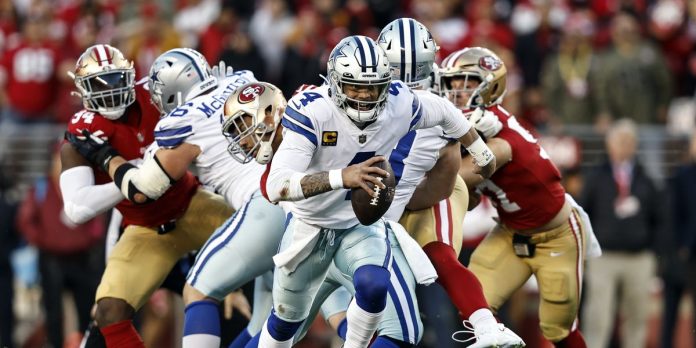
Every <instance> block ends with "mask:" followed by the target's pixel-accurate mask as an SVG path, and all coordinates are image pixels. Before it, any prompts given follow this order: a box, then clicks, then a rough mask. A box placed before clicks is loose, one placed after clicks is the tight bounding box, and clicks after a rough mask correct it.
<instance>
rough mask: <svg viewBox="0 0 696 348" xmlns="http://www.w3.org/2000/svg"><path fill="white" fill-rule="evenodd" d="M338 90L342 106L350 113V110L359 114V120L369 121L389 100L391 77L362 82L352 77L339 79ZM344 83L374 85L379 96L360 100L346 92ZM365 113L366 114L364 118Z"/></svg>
mask: <svg viewBox="0 0 696 348" xmlns="http://www.w3.org/2000/svg"><path fill="white" fill-rule="evenodd" d="M337 80H338V81H337V87H338V91H340V94H341V96H342V105H341V106H342V108H343V109H344V110H345V111H346V112H348V113H350V112H351V111H350V110H353V111H352V112H353V113H355V114H356V115H357V116H358V119H359V120H365V121H369V120H370V119H374V117H375V116H374V113H376V112H379V111H381V110H380V108H381V106H382V105H384V104H385V103H386V101H387V93H388V91H389V84H390V83H391V78H383V79H380V80H377V81H374V82H373V81H370V82H362V81H356V80H352V79H340V78H339V79H337ZM344 85H353V86H361V87H362V86H372V87H376V88H377V98H376V100H370V101H366V100H358V99H354V98H350V97H348V95H347V94H346V93H345V91H344V89H343V87H344ZM363 115H364V116H365V117H364V118H363Z"/></svg>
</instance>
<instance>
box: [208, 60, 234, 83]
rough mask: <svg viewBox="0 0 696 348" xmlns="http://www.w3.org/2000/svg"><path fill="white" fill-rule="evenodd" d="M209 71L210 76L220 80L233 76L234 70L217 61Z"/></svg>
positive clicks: (223, 62)
mask: <svg viewBox="0 0 696 348" xmlns="http://www.w3.org/2000/svg"><path fill="white" fill-rule="evenodd" d="M211 70H212V71H211V75H213V76H215V77H217V78H218V80H222V79H224V78H225V77H228V76H232V75H233V74H234V69H233V68H232V67H231V66H227V64H225V61H223V60H221V61H219V62H218V63H217V65H215V66H213V67H212V69H211Z"/></svg>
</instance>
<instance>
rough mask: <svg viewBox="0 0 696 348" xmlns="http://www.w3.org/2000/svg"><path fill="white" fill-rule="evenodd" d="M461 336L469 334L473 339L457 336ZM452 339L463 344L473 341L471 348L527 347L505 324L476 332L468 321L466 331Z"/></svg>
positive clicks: (458, 333)
mask: <svg viewBox="0 0 696 348" xmlns="http://www.w3.org/2000/svg"><path fill="white" fill-rule="evenodd" d="M460 334H469V335H470V336H473V337H469V338H466V339H459V338H457V336H458V335H460ZM452 339H453V340H455V341H457V342H462V343H466V342H470V341H473V343H472V344H471V345H469V348H521V347H525V346H526V345H525V343H524V341H523V340H522V339H521V338H520V337H519V336H517V334H515V333H514V332H512V330H510V329H508V328H507V327H505V325H503V324H497V325H495V326H487V327H483V328H479V329H478V330H476V329H474V327H473V326H472V325H471V323H470V322H469V321H468V320H465V321H464V330H462V331H457V332H455V333H454V334H452Z"/></svg>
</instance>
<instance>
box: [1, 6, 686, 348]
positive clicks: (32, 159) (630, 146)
mask: <svg viewBox="0 0 696 348" xmlns="http://www.w3.org/2000/svg"><path fill="white" fill-rule="evenodd" d="M398 17H412V18H415V19H417V20H418V21H420V22H422V23H423V24H425V25H426V26H427V27H428V28H429V29H430V30H431V32H432V34H433V36H434V39H435V41H436V42H437V43H438V44H439V46H440V52H439V58H438V61H439V60H441V59H443V58H444V57H446V56H447V55H449V54H450V53H452V52H454V51H456V50H458V49H460V48H463V47H466V46H484V47H487V48H490V49H491V50H493V51H494V52H496V53H497V54H498V55H499V56H500V57H501V58H502V59H503V60H504V61H505V64H506V65H507V69H508V79H507V81H508V82H507V94H506V97H505V99H504V102H503V105H504V107H505V108H506V109H507V110H508V111H510V112H511V113H513V114H515V115H516V116H517V118H518V120H520V122H521V123H523V124H524V125H525V126H526V127H527V128H528V129H530V130H531V131H532V132H533V133H534V134H535V135H536V136H537V137H538V138H539V141H540V142H541V143H542V145H543V146H544V148H545V149H546V151H547V152H548V153H549V155H550V157H551V159H552V160H553V161H554V162H555V164H556V165H557V166H558V168H559V169H560V170H561V172H562V173H563V175H564V178H565V179H564V180H565V185H566V189H567V190H568V192H569V193H571V194H572V195H574V196H575V197H576V198H579V199H582V198H583V197H589V196H593V195H594V196H596V195H601V194H602V192H595V191H598V190H599V189H600V187H601V186H600V185H599V183H600V182H602V180H609V181H610V182H611V180H613V178H612V174H611V171H602V170H601V169H602V168H603V167H604V166H605V164H606V163H608V162H609V161H610V158H612V157H611V156H609V155H612V153H611V151H613V152H617V153H618V152H621V156H626V158H633V159H635V163H637V164H639V166H640V168H641V173H642V174H641V180H644V181H645V182H646V183H647V185H649V186H651V187H654V188H655V190H654V194H653V195H652V196H650V198H649V200H650V203H652V204H651V207H653V208H651V209H654V211H651V212H650V214H651V218H650V219H647V220H646V221H647V222H645V225H644V226H639V227H640V228H639V229H641V230H645V231H648V232H647V233H632V232H634V228H633V227H629V226H622V225H620V224H619V225H611V226H609V227H606V226H604V227H601V228H598V226H596V224H600V223H601V221H600V220H601V219H602V214H598V213H597V212H596V213H595V215H597V217H594V216H593V218H594V219H595V220H593V224H595V232H596V233H597V234H598V237H599V239H600V242H602V244H603V248H604V251H605V256H603V257H602V258H600V259H597V260H593V261H592V262H593V263H595V265H593V264H589V265H588V269H587V272H586V283H585V289H586V291H585V292H584V293H583V296H584V300H583V302H584V307H583V312H582V313H583V314H582V315H581V327H582V328H583V329H584V334H585V337H587V338H589V340H588V343H589V342H593V341H592V339H593V337H605V338H604V339H602V340H599V341H597V342H600V341H605V342H606V346H607V347H629V341H630V337H631V336H633V335H634V334H635V333H636V332H638V331H640V330H643V331H640V332H646V334H645V336H646V337H647V338H646V339H645V340H644V342H633V343H630V344H631V345H630V347H632V348H640V347H650V348H657V347H663V348H669V347H679V348H682V347H684V348H686V347H695V346H696V345H695V343H694V324H693V319H692V318H693V315H692V313H693V299H694V298H696V286H695V283H696V260H695V259H696V221H694V220H696V219H695V218H694V216H696V169H695V168H696V165H695V164H694V162H695V161H696V121H695V117H696V99H695V98H696V95H695V92H696V46H695V45H694V43H695V42H696V1H693V0H522V1H513V0H468V1H466V0H256V1H252V0H248V1H244V0H237V1H233V0H158V1H144V0H141V1H137V0H0V85H1V86H2V87H1V88H0V347H77V346H78V344H79V340H80V337H81V333H80V332H81V330H82V329H84V327H85V326H86V323H87V321H88V318H89V309H90V307H91V302H92V300H93V296H94V291H95V287H96V284H97V282H98V281H99V279H100V276H101V269H103V266H104V265H103V263H104V245H105V242H104V239H105V231H106V227H107V225H108V216H107V217H104V218H103V219H101V218H100V219H96V220H94V221H92V222H91V223H90V224H87V225H84V226H74V225H72V224H70V223H69V221H68V220H67V219H66V218H64V216H63V215H62V202H61V201H60V194H59V193H58V191H57V190H58V185H57V173H59V168H60V167H59V163H58V162H59V161H58V162H56V157H55V149H56V144H57V142H58V141H59V138H60V137H61V135H62V132H63V131H64V129H65V128H66V124H67V122H69V120H70V118H71V117H72V115H73V113H74V112H75V111H77V110H79V109H80V108H81V104H80V100H79V99H78V98H76V97H71V96H70V94H69V93H70V91H71V90H72V89H73V83H72V80H70V78H69V77H68V76H67V75H66V71H67V70H72V68H73V66H74V63H75V61H76V59H77V58H78V57H79V55H80V54H81V52H82V51H83V50H84V49H85V48H87V47H89V46H90V45H93V44H95V43H109V44H111V45H114V46H115V47H117V48H119V49H120V50H122V51H123V53H124V54H125V56H126V57H127V58H128V59H131V60H133V61H134V63H135V66H136V70H137V77H138V78H140V77H143V76H144V75H145V74H146V72H147V71H148V70H149V66H150V64H151V63H152V61H153V60H154V59H155V58H156V57H157V56H158V55H159V54H160V53H162V52H164V51H166V50H168V49H171V48H175V47H182V46H185V47H192V48H196V49H198V50H199V51H200V52H202V53H203V54H204V55H205V57H206V58H207V59H208V61H209V62H210V63H211V64H214V63H215V62H217V61H218V60H224V61H225V62H226V63H227V64H228V65H230V66H232V67H234V68H235V70H241V69H249V70H252V71H253V72H254V73H255V75H256V76H257V78H259V79H260V80H265V81H269V82H272V83H274V84H276V85H278V86H279V87H281V89H282V90H283V91H284V93H285V95H286V97H290V95H291V93H292V91H293V90H294V89H295V88H297V87H298V86H300V85H301V84H303V83H313V84H320V83H321V78H320V77H319V74H325V73H326V60H327V57H328V53H329V52H330V50H331V49H332V48H333V46H334V45H335V44H336V43H338V41H340V40H341V39H342V38H343V37H345V36H347V35H352V34H362V35H366V36H370V37H373V38H376V36H377V34H378V33H379V31H380V30H381V28H382V27H383V26H384V25H385V24H387V23H389V22H390V21H392V20H393V19H395V18H398ZM619 119H623V120H622V121H621V122H622V124H624V125H626V124H628V125H629V127H624V128H625V129H629V131H628V132H625V133H627V134H624V135H625V137H624V138H621V139H614V140H612V138H611V137H609V138H607V130H608V129H610V128H611V127H612V125H613V124H615V122H616V121H617V120H619ZM626 119H628V120H631V121H626ZM626 137H627V138H626ZM611 144H614V145H611ZM612 148H613V150H612ZM608 151H609V153H608ZM643 174H644V175H643ZM635 175H636V176H637V175H638V174H635ZM636 180H638V178H637V177H636ZM617 184H618V185H620V183H619V182H618V180H617ZM629 186H630V185H629ZM627 190H629V193H630V187H629V188H627ZM607 199H613V198H611V197H610V198H607ZM541 203H543V202H540V204H541ZM581 204H583V201H581ZM584 204H585V208H586V209H587V210H588V211H590V213H591V215H592V212H591V211H592V210H593V209H601V205H599V206H596V207H595V206H592V203H591V201H589V200H585V201H584ZM489 211H490V207H488V208H487V203H486V202H484V203H483V204H482V205H481V206H480V207H479V208H477V209H476V210H475V211H474V212H470V213H469V214H468V216H467V220H466V223H465V225H464V226H465V231H464V232H465V235H466V236H467V238H466V240H465V248H464V249H465V251H464V252H463V254H462V257H461V259H462V262H464V263H465V264H466V262H468V254H469V253H470V251H471V250H473V248H474V247H475V246H476V243H477V242H478V241H480V240H481V238H482V235H483V234H485V232H486V231H487V228H489V227H490V226H491V224H492V220H491V219H490V214H491V213H490V212H489ZM599 213H602V212H601V211H600V212H599ZM610 213H611V214H613V212H610ZM625 256H628V258H626V257H625ZM626 259H628V260H629V262H628V263H625V262H624V263H621V262H623V261H625V260H626ZM617 260H619V261H617ZM630 260H636V261H635V263H632V262H633V261H630ZM600 261H601V263H599V262H600ZM593 266H594V267H593ZM610 266H617V267H618V268H617V269H618V270H617V271H616V272H614V273H611V274H608V272H601V270H602V269H608V267H610ZM593 269H594V270H595V271H593ZM631 269H639V270H641V271H642V272H640V274H639V277H638V276H637V275H636V274H630V273H631V272H629V271H630V270H631ZM624 271H626V272H624ZM627 279H634V280H635V279H640V280H639V281H638V282H635V281H634V282H631V281H627ZM639 288H640V289H643V290H646V289H647V291H644V292H643V293H645V294H646V295H639V294H637V293H639V292H636V291H632V290H636V289H639ZM597 289H601V290H603V291H604V292H602V291H598V290H597ZM421 291H422V293H421V294H420V303H421V307H422V308H421V314H422V315H423V318H424V322H425V323H426V330H425V337H424V339H423V342H422V344H421V345H420V346H422V347H458V346H464V345H457V344H456V343H455V342H453V341H452V340H451V339H450V334H451V333H452V332H453V331H455V330H458V329H460V328H461V323H460V322H458V319H457V315H456V313H455V311H454V309H453V308H454V307H453V306H452V305H451V304H450V303H448V302H447V301H448V300H447V296H445V295H444V292H442V291H441V290H440V289H438V288H437V286H431V287H428V288H423V289H421ZM537 297H538V294H537V293H536V286H535V284H534V281H533V280H532V281H530V283H529V284H528V286H525V288H524V289H523V290H521V291H520V292H519V293H518V294H516V295H515V296H514V297H513V299H512V300H511V301H510V303H509V305H508V306H507V307H506V308H505V309H504V311H502V313H501V319H503V320H504V321H505V322H506V323H507V324H508V326H510V327H512V328H513V329H514V330H515V331H516V332H518V333H520V334H521V336H523V338H524V339H525V341H526V342H527V344H528V347H532V348H536V347H550V345H549V344H548V343H546V342H544V341H543V339H542V338H541V335H540V333H539V330H538V318H537V314H536V311H537V308H538V306H537V303H536V302H535V301H536V299H537ZM249 299H250V300H251V297H250V296H249ZM597 306H599V308H600V310H602V311H604V312H606V313H609V314H608V315H603V316H602V317H604V318H608V319H604V320H596V321H593V320H592V319H593V318H594V314H592V313H593V312H592V311H593V309H591V308H597ZM142 312H143V313H141V314H140V316H139V320H138V322H139V327H140V330H141V333H142V334H143V336H144V339H145V341H146V343H147V344H148V346H149V347H175V346H177V345H178V344H179V338H178V336H177V335H178V334H179V327H180V326H181V315H182V312H183V308H182V305H181V302H180V299H179V298H178V297H177V296H176V295H173V294H172V293H169V292H167V291H166V290H162V291H159V292H157V293H156V294H155V295H154V296H153V298H152V300H151V301H150V303H149V305H148V306H147V307H146V308H145V309H144V310H143V311H142ZM588 312H589V313H590V314H588ZM636 313H644V314H636ZM238 320H240V319H238ZM588 323H591V324H592V325H587V324H588ZM241 325H243V323H241V324H239V325H236V326H235V325H232V326H231V328H230V329H229V331H228V332H226V335H227V336H228V338H227V339H229V337H233V336H234V330H235V328H237V329H238V327H240V326H241ZM637 336H641V335H637ZM332 337H333V334H332V332H330V331H328V329H326V327H325V325H323V323H322V322H321V321H318V322H317V323H316V325H315V327H314V328H313V330H312V332H311V334H310V335H309V337H308V338H307V339H306V341H305V342H304V343H303V344H302V346H304V347H329V346H331V344H332ZM333 344H334V345H335V342H334V343H333ZM603 344H605V343H602V345H603ZM589 345H590V347H591V348H603V347H600V346H596V347H595V346H592V344H589Z"/></svg>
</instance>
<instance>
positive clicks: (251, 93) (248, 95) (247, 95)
mask: <svg viewBox="0 0 696 348" xmlns="http://www.w3.org/2000/svg"><path fill="white" fill-rule="evenodd" d="M265 89H266V87H264V86H262V85H257V84H253V85H249V86H247V87H246V88H244V90H243V91H242V93H239V97H237V99H239V102H240V103H242V104H246V103H249V102H251V101H253V100H254V99H256V97H258V96H259V95H260V94H261V93H263V91H264V90H265Z"/></svg>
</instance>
